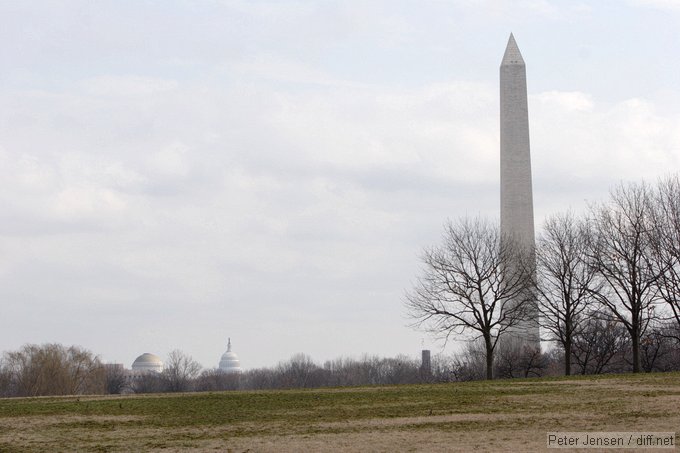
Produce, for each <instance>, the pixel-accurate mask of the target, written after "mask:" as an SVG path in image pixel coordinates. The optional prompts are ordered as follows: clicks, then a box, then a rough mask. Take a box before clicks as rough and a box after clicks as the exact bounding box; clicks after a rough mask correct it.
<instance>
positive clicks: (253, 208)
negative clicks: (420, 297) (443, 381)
mask: <svg viewBox="0 0 680 453" xmlns="http://www.w3.org/2000/svg"><path fill="white" fill-rule="evenodd" d="M678 30H680V1H678V0H644V1H643V0H638V1H632V0H631V1H624V0H617V1H592V2H578V1H572V0H569V1H550V0H527V1H501V0H488V1H484V0H479V1H475V0H451V1H435V0H429V1H428V0H418V1H415V0H414V1H395V0H385V1H377V0H376V1H365V0H361V1H349V0H348V1H321V0H318V1H302V0H300V1H293V0H291V1H256V0H255V1H247V0H242V1H238V0H234V1H231V0H224V1H217V0H215V1H208V0H206V1H190V0H175V1H169V0H163V1H160V0H158V1H150V0H149V1H142V0H136V1H119V0H115V1H113V0H112V1H96V2H93V1H85V0H83V1H77V0H73V1H18V0H2V1H0V62H1V64H0V203H1V204H2V205H1V209H0V301H1V307H2V308H1V310H2V312H1V313H2V315H1V316H0V350H5V351H6V350H13V349H16V348H19V347H20V346H21V345H22V344H24V343H44V342H59V343H63V344H67V345H70V344H78V345H82V346H84V347H86V348H88V349H90V350H92V351H93V352H95V353H97V354H99V355H100V356H101V358H102V359H103V360H105V361H108V362H114V361H115V362H123V363H125V364H126V365H127V366H129V365H130V364H131V363H132V361H133V360H134V359H135V357H136V356H137V355H139V354H141V353H143V352H152V353H155V354H158V355H160V356H161V357H165V356H166V355H167V353H168V352H170V351H171V350H173V349H181V350H183V351H184V352H186V353H187V354H190V355H192V356H193V357H194V358H195V359H197V360H198V361H199V362H201V363H202V364H203V366H205V367H215V366H217V363H218V362H219V358H220V356H221V354H222V353H223V352H224V351H225V350H226V343H227V337H231V338H232V342H233V347H234V351H235V352H236V353H238V354H239V356H240V358H241V362H242V365H243V366H244V367H246V368H253V367H259V366H273V365H275V364H276V363H277V362H278V361H280V360H285V359H287V358H289V357H290V356H291V355H292V354H294V353H297V352H304V353H307V354H309V355H311V356H312V357H313V358H314V359H315V360H316V361H318V362H322V361H323V360H326V359H331V358H336V357H339V356H354V357H359V356H360V355H361V354H363V353H369V354H379V355H382V356H394V355H396V354H400V353H404V354H408V355H411V356H413V357H416V356H417V355H418V354H419V351H420V349H421V348H422V346H425V347H426V348H430V349H432V350H433V352H440V351H441V350H442V345H441V344H440V343H437V342H435V341H434V340H433V339H432V338H430V337H428V336H427V335H425V334H423V333H421V332H418V331H414V330H413V329H411V328H409V327H408V326H407V324H408V323H409V320H408V319H407V318H406V317H405V311H404V308H403V299H404V291H405V290H406V289H408V288H410V287H411V285H412V282H413V281H414V279H415V278H416V276H417V275H418V273H419V268H420V263H419V255H420V252H421V250H422V248H423V247H424V246H427V245H431V244H434V243H437V242H438V241H439V239H440V236H441V232H442V225H443V224H444V222H445V221H446V219H447V218H458V217H461V216H465V215H471V216H474V215H478V214H481V215H483V216H489V217H492V218H497V216H498V209H499V119H498V111H499V101H498V91H499V90H498V66H499V64H500V61H501V57H502V56H503V51H504V49H505V45H506V43H507V39H508V36H509V34H510V32H513V33H514V35H515V38H516V39H517V43H518V45H519V47H520V49H521V51H522V54H523V56H524V59H525V61H526V64H527V79H528V92H529V120H530V128H531V146H532V149H531V152H532V159H533V174H534V204H535V212H536V224H537V227H540V225H541V223H542V222H543V219H544V218H545V216H546V215H548V214H550V213H555V212H559V211H562V210H565V209H567V208H569V207H571V208H573V209H574V210H577V211H578V210H581V209H583V207H584V206H585V205H586V202H587V201H596V200H601V199H603V198H605V197H606V195H607V191H608V189H609V187H610V186H612V185H613V184H615V183H617V182H618V181H622V180H623V181H633V180H639V179H640V178H646V179H647V180H650V181H654V180H655V179H656V178H658V177H660V176H663V175H666V174H668V173H669V172H674V171H676V170H678V168H679V166H680V79H679V78H678V77H679V74H680V32H679V31H678ZM450 348H451V346H448V347H447V350H450ZM445 351H446V350H445Z"/></svg>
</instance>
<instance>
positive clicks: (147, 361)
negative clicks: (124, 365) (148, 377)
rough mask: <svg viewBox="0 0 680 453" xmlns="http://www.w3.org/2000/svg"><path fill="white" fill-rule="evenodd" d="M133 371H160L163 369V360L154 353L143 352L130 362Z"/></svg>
mask: <svg viewBox="0 0 680 453" xmlns="http://www.w3.org/2000/svg"><path fill="white" fill-rule="evenodd" d="M132 371H133V372H134V373H147V372H149V371H152V372H155V373H160V372H162V371H163V361H162V360H161V358H160V357H158V356H157V355H156V354H150V353H148V352H145V353H144V354H142V355H140V356H139V357H137V358H136V359H135V361H134V362H132Z"/></svg>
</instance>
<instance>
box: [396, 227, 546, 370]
mask: <svg viewBox="0 0 680 453" xmlns="http://www.w3.org/2000/svg"><path fill="white" fill-rule="evenodd" d="M532 257H533V251H529V250H524V249H522V248H521V247H520V245H519V244H518V243H517V242H516V241H514V240H512V239H511V238H502V237H501V233H500V230H499V227H498V225H497V224H492V223H490V222H488V221H485V220H481V219H474V220H471V219H463V220H460V221H458V222H455V223H453V222H449V223H448V224H447V225H446V227H445V232H444V240H443V244H442V245H440V246H435V247H432V248H429V249H426V250H425V252H424V255H423V262H424V264H425V268H424V272H423V275H422V276H421V277H420V278H419V279H418V281H417V283H416V285H415V287H414V289H413V290H411V291H410V292H408V293H407V295H406V303H405V305H406V308H407V310H408V313H409V315H410V316H411V317H412V318H413V319H415V320H416V321H415V323H414V326H418V327H421V328H424V329H426V330H429V331H430V332H433V333H434V334H437V335H440V336H443V337H444V338H446V339H448V338H449V337H450V336H451V335H455V336H467V337H470V336H472V337H474V338H482V339H483V341H484V349H485V354H486V377H487V379H492V377H493V354H494V350H495V349H496V346H497V344H498V340H499V338H501V337H502V336H503V334H504V333H505V332H507V331H509V330H511V329H512V328H513V327H515V326H517V325H519V324H520V323H521V322H522V321H523V320H524V319H525V318H526V316H527V311H528V310H529V308H530V303H531V300H530V297H531V296H532V295H533V292H532V291H531V286H532V285H533V272H534V269H533V267H532V260H531V258H532Z"/></svg>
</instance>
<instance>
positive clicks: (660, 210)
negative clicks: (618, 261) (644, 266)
mask: <svg viewBox="0 0 680 453" xmlns="http://www.w3.org/2000/svg"><path fill="white" fill-rule="evenodd" d="M653 213H654V222H653V225H654V226H655V233H656V237H655V238H656V241H655V242H654V243H653V245H654V246H655V248H654V252H655V253H654V257H655V263H656V265H657V268H658V270H659V273H660V278H659V280H658V281H657V285H656V286H657V289H658V291H659V296H660V297H661V298H662V299H663V301H664V302H666V304H665V305H666V307H667V308H668V309H669V310H670V313H671V317H672V319H673V320H674V321H675V322H676V323H677V325H678V326H679V327H680V178H679V177H678V176H677V175H675V176H671V177H667V178H665V179H662V180H661V181H659V183H658V185H657V190H656V191H655V193H654V210H653ZM677 340H678V341H680V337H678V338H677Z"/></svg>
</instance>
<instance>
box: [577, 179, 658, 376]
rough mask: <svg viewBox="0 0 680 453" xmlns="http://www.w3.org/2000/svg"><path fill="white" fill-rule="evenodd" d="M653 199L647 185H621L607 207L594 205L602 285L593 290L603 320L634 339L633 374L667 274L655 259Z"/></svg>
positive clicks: (595, 259)
mask: <svg viewBox="0 0 680 453" xmlns="http://www.w3.org/2000/svg"><path fill="white" fill-rule="evenodd" d="M651 210H652V199H651V197H650V190H649V188H648V186H647V185H645V184H630V185H620V186H618V187H617V188H616V189H614V190H612V192H611V196H610V201H609V203H608V204H602V205H598V206H594V207H593V209H592V215H593V219H592V220H593V232H594V235H593V237H594V240H593V241H592V242H591V247H590V250H589V253H588V254H589V262H590V264H591V265H592V266H593V269H594V271H595V272H596V274H597V276H598V278H599V279H600V283H601V284H602V286H601V287H600V289H599V290H598V291H594V292H592V295H593V297H594V298H595V299H596V300H597V301H598V302H600V304H601V305H602V306H603V307H604V308H606V312H604V313H602V312H601V313H598V316H600V317H611V318H612V319H615V320H616V321H618V322H619V323H621V324H622V325H623V326H624V327H625V328H626V330H627V331H628V334H629V335H630V339H631V347H632V351H633V372H635V373H637V372H639V371H640V369H641V367H640V338H641V337H642V336H643V335H644V333H645V329H646V328H647V325H648V324H649V321H650V319H651V316H650V315H652V314H653V313H654V310H653V306H654V303H655V300H656V298H657V293H658V289H657V282H658V281H659V279H660V278H661V277H662V273H663V271H662V270H660V269H659V268H658V266H657V265H656V263H655V262H654V260H653V253H654V244H655V241H656V239H655V238H654V232H655V231H656V230H655V228H654V226H653V222H652V220H653V216H652V214H651Z"/></svg>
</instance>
